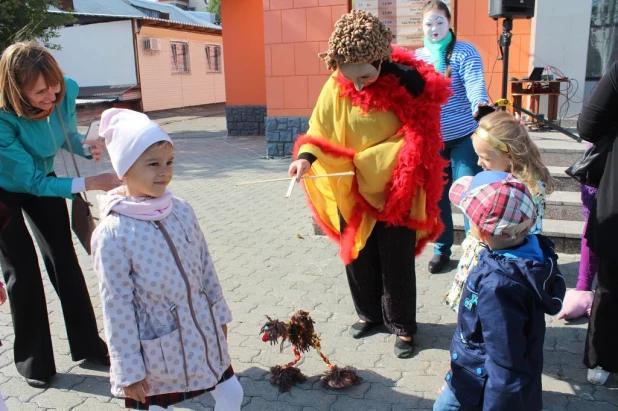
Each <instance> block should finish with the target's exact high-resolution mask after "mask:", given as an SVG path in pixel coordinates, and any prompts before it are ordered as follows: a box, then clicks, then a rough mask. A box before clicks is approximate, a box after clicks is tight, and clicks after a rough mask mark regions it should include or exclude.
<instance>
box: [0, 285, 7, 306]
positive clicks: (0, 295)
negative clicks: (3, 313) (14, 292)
mask: <svg viewBox="0 0 618 411" xmlns="http://www.w3.org/2000/svg"><path fill="white" fill-rule="evenodd" d="M5 302H6V290H5V289H4V287H0V305H2V304H4V303H5Z"/></svg>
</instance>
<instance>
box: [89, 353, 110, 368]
mask: <svg viewBox="0 0 618 411" xmlns="http://www.w3.org/2000/svg"><path fill="white" fill-rule="evenodd" d="M86 361H88V362H91V363H93V364H95V365H101V366H105V367H109V366H110V365H111V363H110V361H109V355H105V356H102V357H88V358H86Z"/></svg>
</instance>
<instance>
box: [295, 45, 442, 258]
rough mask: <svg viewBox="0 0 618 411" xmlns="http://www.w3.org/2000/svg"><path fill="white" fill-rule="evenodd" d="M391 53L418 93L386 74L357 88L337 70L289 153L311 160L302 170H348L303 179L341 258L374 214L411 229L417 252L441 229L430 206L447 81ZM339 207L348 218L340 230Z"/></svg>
mask: <svg viewBox="0 0 618 411" xmlns="http://www.w3.org/2000/svg"><path fill="white" fill-rule="evenodd" d="M392 57H393V60H394V61H395V62H397V63H399V64H405V65H406V66H409V67H413V68H414V69H416V70H417V71H418V72H419V73H420V74H421V76H422V77H423V80H424V81H425V87H424V90H423V92H422V93H421V94H419V95H418V96H413V95H411V94H410V93H408V91H407V90H406V89H405V87H404V86H402V85H400V84H399V80H398V78H397V77H396V76H394V75H391V74H387V75H384V76H381V77H380V78H379V79H378V80H377V81H376V82H375V83H374V84H373V85H372V86H371V87H367V88H365V89H363V90H361V91H356V90H355V88H354V86H353V85H352V83H351V82H350V81H348V80H346V79H345V78H344V77H343V76H341V75H340V74H339V72H338V71H336V72H335V73H334V74H333V75H332V76H331V78H330V79H329V80H328V81H327V82H326V84H325V85H324V88H323V89H322V92H321V94H320V96H319V98H318V102H317V104H316V107H315V109H314V111H313V115H312V117H311V119H310V121H309V130H308V131H307V133H306V135H304V136H300V137H299V138H298V140H297V143H296V147H295V156H297V155H298V154H300V153H310V154H313V155H314V156H315V157H316V158H317V160H316V161H315V162H314V163H313V164H312V167H311V170H310V172H309V175H312V174H314V175H319V174H327V173H338V172H344V171H354V172H355V175H354V176H352V177H331V178H322V179H306V180H304V184H305V191H306V193H307V196H308V199H309V202H310V205H311V208H312V209H313V213H314V217H315V219H316V221H317V223H318V224H319V225H320V227H321V228H322V229H323V230H324V231H325V233H326V234H327V235H329V237H331V238H332V239H333V240H335V241H337V242H340V244H341V250H340V254H341V258H342V260H343V261H344V263H346V264H348V263H349V262H351V261H353V260H354V259H356V258H357V257H358V253H359V252H360V250H361V249H362V248H363V247H364V245H365V242H366V240H367V238H368V237H369V235H370V234H371V232H372V230H373V228H374V226H375V224H376V221H378V220H379V221H384V222H386V223H388V224H392V225H396V226H405V227H408V228H411V229H414V230H416V233H417V234H416V250H415V251H416V253H417V254H418V253H420V251H422V248H423V246H424V245H425V244H426V243H427V242H428V241H432V240H434V239H435V238H436V237H437V236H438V235H439V234H440V232H441V230H442V223H441V222H440V220H439V215H440V211H439V208H438V205H437V204H438V201H439V199H440V196H441V194H442V187H443V177H442V176H443V171H442V170H443V169H444V166H445V162H444V160H442V158H441V157H440V155H439V150H440V147H441V144H442V142H441V141H442V140H441V136H440V105H441V104H443V103H445V102H446V99H447V98H448V95H449V91H448V80H446V79H445V78H444V77H442V76H440V75H439V74H437V73H436V72H435V71H434V70H433V69H432V68H430V67H428V66H427V65H426V64H425V63H423V62H420V61H417V60H416V59H414V58H413V57H412V55H410V54H409V53H408V52H407V51H406V50H404V49H400V48H397V49H395V50H394V52H393V55H392ZM339 212H340V213H341V215H342V216H343V219H344V220H345V221H346V223H347V224H346V228H345V230H344V232H343V233H341V232H340V222H339V214H338V213H339ZM411 251H412V250H411Z"/></svg>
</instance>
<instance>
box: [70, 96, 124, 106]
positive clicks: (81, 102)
mask: <svg viewBox="0 0 618 411" xmlns="http://www.w3.org/2000/svg"><path fill="white" fill-rule="evenodd" d="M117 100H118V98H117V97H115V98H99V99H95V100H91V99H82V98H78V99H75V104H77V105H79V106H85V105H88V104H99V103H113V102H115V101H117Z"/></svg>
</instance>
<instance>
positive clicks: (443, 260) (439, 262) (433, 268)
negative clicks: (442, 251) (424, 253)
mask: <svg viewBox="0 0 618 411" xmlns="http://www.w3.org/2000/svg"><path fill="white" fill-rule="evenodd" d="M450 261H451V259H450V257H446V256H443V255H439V254H434V256H433V257H431V260H429V265H428V266H427V268H429V272H430V273H432V274H436V273H439V272H440V271H442V269H443V268H444V267H445V266H446V265H447V264H448V263H449V262H450Z"/></svg>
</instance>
